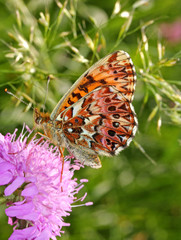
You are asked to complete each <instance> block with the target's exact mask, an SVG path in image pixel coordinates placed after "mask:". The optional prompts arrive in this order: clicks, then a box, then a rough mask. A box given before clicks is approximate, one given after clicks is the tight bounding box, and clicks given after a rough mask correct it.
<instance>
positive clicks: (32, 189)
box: [21, 184, 38, 197]
mask: <svg viewBox="0 0 181 240" xmlns="http://www.w3.org/2000/svg"><path fill="white" fill-rule="evenodd" d="M36 194H38V189H37V187H36V186H35V185H34V184H29V185H28V186H27V187H26V188H25V189H24V190H23V191H22V193H21V195H22V196H24V197H28V196H34V195H36Z"/></svg>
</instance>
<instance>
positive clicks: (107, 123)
mask: <svg viewBox="0 0 181 240" xmlns="http://www.w3.org/2000/svg"><path fill="white" fill-rule="evenodd" d="M135 85H136V72H135V68H134V65H133V62H132V60H131V58H130V56H129V55H128V53H126V52H124V51H116V52H114V53H111V54H109V55H108V56H106V57H104V58H102V59H101V60H99V61H98V62H97V63H95V64H94V65H93V66H92V67H90V68H89V69H88V70H87V71H86V72H85V73H83V74H82V75H81V76H80V78H79V79H78V80H77V81H76V82H75V83H74V84H73V85H72V87H71V88H70V89H69V90H68V92H67V93H66V94H65V95H64V96H63V97H62V99H61V100H60V101H59V102H58V104H57V105H56V106H55V108H54V110H53V111H52V113H51V114H49V113H43V112H40V111H39V110H38V109H35V114H34V121H35V124H36V126H37V127H38V128H41V129H42V130H43V131H44V136H45V137H46V138H47V139H49V140H50V142H52V143H54V144H55V145H57V146H59V149H60V151H61V153H62V154H63V150H64V148H67V150H68V151H69V152H70V153H71V154H72V155H74V157H75V158H76V159H78V160H79V161H81V162H82V163H83V164H84V165H88V166H90V167H92V168H100V167H101V166H102V165H101V161H100V159H99V157H98V155H105V156H112V155H116V154H118V153H119V152H120V151H122V150H123V149H124V148H126V147H127V146H129V144H130V142H131V140H132V138H133V137H134V136H135V133H136V130H137V126H138V121H137V118H136V114H135V112H134V108H133V105H132V101H133V96H134V95H133V94H134V91H135Z"/></svg>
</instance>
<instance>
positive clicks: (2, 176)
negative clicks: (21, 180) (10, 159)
mask: <svg viewBox="0 0 181 240" xmlns="http://www.w3.org/2000/svg"><path fill="white" fill-rule="evenodd" d="M12 178H13V175H12V173H10V172H5V173H0V185H5V184H8V183H9V182H10V181H11V180H12Z"/></svg>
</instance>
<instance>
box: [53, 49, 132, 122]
mask: <svg viewBox="0 0 181 240" xmlns="http://www.w3.org/2000/svg"><path fill="white" fill-rule="evenodd" d="M135 84H136V72H135V68H134V66H133V62H132V60H131V58H130V56H129V55H128V53H126V52H124V51H117V52H114V53H112V54H109V55H108V56H106V57H105V58H103V59H101V60H99V61H98V62H97V63H95V64H94V65H93V66H92V67H91V68H89V69H88V70H87V71H86V72H85V73H83V74H82V76H80V78H79V79H78V80H77V81H76V82H75V83H74V84H73V86H72V87H71V88H70V89H69V91H68V92H67V93H66V94H65V95H64V96H63V98H62V99H61V100H60V101H59V102H58V104H57V105H56V107H55V108H54V110H53V112H52V114H51V116H50V118H51V119H52V120H55V119H56V118H57V116H58V115H59V114H60V113H61V112H62V111H64V110H65V109H66V108H68V107H70V106H71V105H73V104H74V103H76V102H77V101H78V100H80V99H81V98H82V97H84V96H86V95H87V94H88V93H89V92H91V91H93V90H94V89H96V88H97V87H100V86H105V85H109V86H114V87H115V88H116V89H117V90H118V91H119V92H122V94H124V96H125V98H126V99H127V100H128V101H129V102H131V101H132V100H133V93H134V90H135Z"/></svg>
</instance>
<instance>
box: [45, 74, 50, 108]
mask: <svg viewBox="0 0 181 240" xmlns="http://www.w3.org/2000/svg"><path fill="white" fill-rule="evenodd" d="M49 83H50V76H48V77H47V87H46V93H45V101H44V105H43V112H45V104H46V101H47V96H48V86H49Z"/></svg>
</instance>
